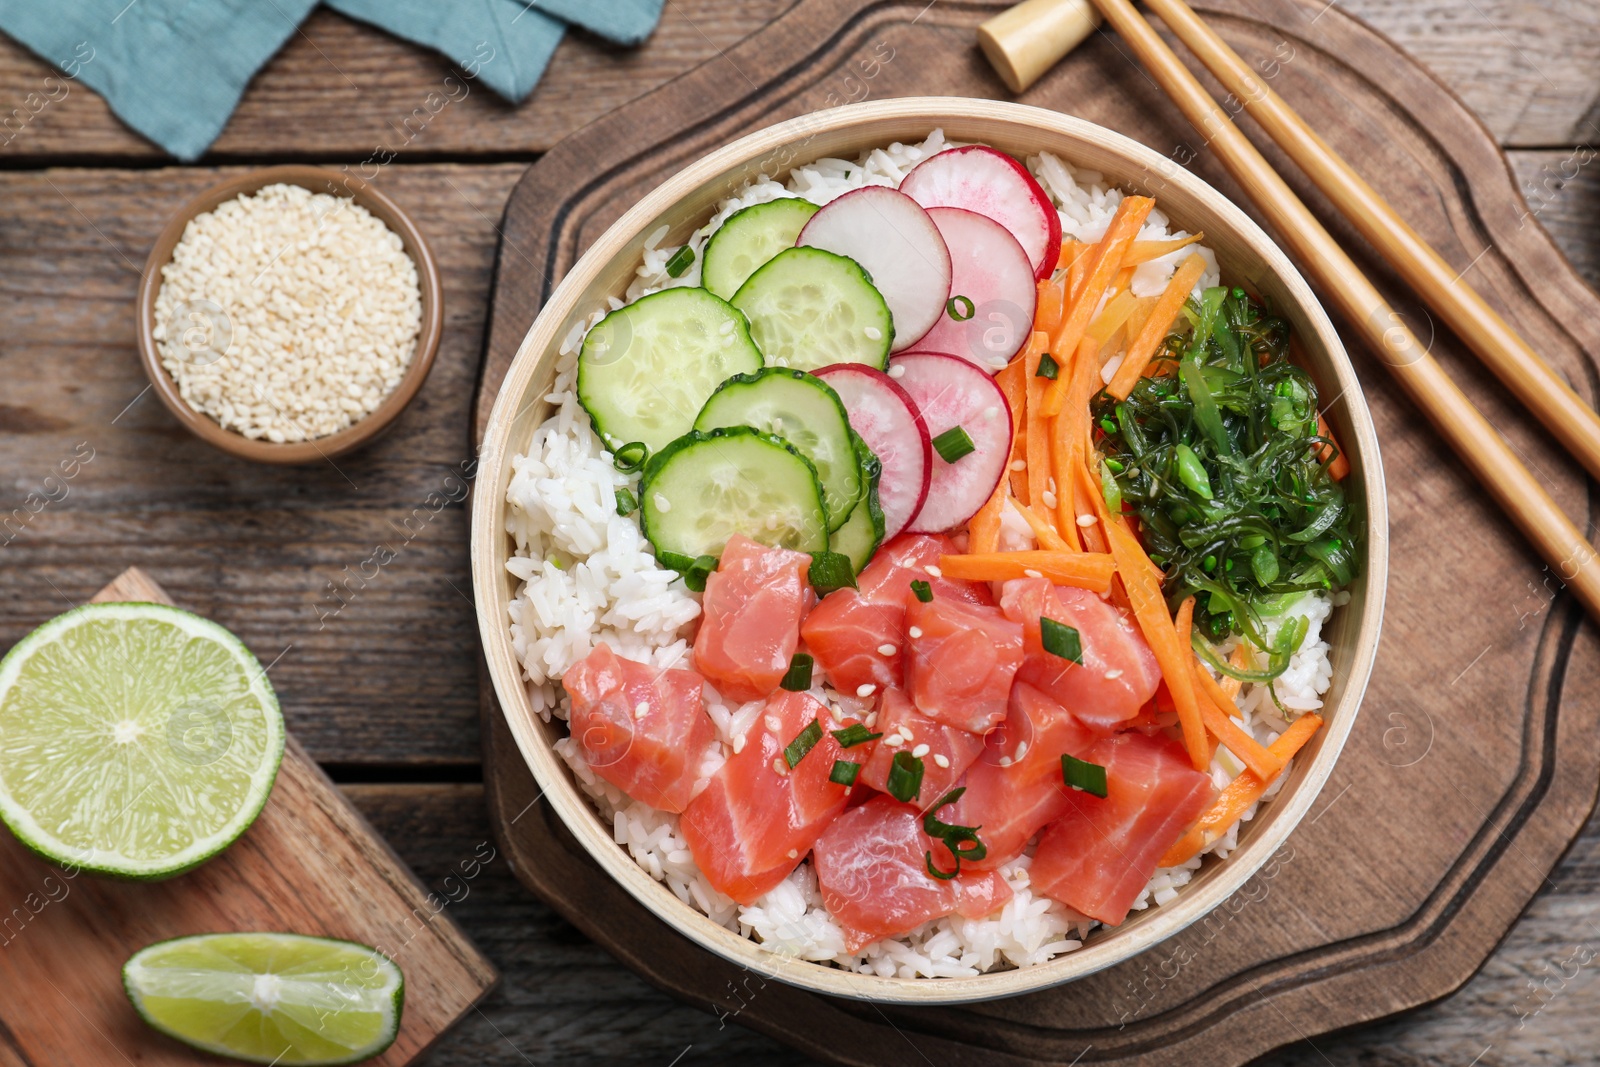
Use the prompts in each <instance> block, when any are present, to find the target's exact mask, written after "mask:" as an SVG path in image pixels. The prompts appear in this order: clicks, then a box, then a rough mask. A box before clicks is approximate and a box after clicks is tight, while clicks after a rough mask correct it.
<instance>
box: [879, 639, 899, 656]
mask: <svg viewBox="0 0 1600 1067" xmlns="http://www.w3.org/2000/svg"><path fill="white" fill-rule="evenodd" d="M895 652H896V649H895V647H894V646H893V645H891V644H888V643H887V642H885V643H884V644H881V645H879V646H878V655H880V656H892V655H894V654H895Z"/></svg>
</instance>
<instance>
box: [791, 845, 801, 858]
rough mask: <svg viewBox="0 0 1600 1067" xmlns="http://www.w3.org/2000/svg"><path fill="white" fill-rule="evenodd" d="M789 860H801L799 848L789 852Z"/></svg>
mask: <svg viewBox="0 0 1600 1067" xmlns="http://www.w3.org/2000/svg"><path fill="white" fill-rule="evenodd" d="M789 858H790V859H792V860H797V859H799V858H800V850H799V849H797V848H791V849H790V850H789Z"/></svg>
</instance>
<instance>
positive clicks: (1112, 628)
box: [1000, 578, 1161, 730]
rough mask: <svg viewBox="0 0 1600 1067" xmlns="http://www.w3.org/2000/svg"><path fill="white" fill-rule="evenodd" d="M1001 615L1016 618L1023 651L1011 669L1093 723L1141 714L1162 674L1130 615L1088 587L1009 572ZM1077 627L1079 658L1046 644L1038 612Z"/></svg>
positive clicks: (1113, 724)
mask: <svg viewBox="0 0 1600 1067" xmlns="http://www.w3.org/2000/svg"><path fill="white" fill-rule="evenodd" d="M1000 607H1001V609H1002V610H1003V611H1004V612H1005V613H1006V617H1007V618H1009V619H1012V620H1014V621H1016V622H1019V623H1021V624H1022V627H1023V633H1024V636H1025V640H1026V652H1025V654H1024V656H1023V661H1022V668H1021V669H1020V670H1019V671H1017V677H1018V678H1020V679H1021V680H1023V681H1025V682H1028V683H1029V684H1030V685H1034V686H1037V687H1038V688H1040V689H1042V690H1044V691H1045V692H1046V693H1049V694H1050V695H1051V696H1052V697H1054V698H1055V699H1056V700H1057V701H1059V702H1060V703H1061V704H1063V705H1065V706H1066V707H1067V709H1068V710H1070V711H1071V712H1072V714H1074V715H1076V716H1077V717H1078V718H1079V719H1081V720H1083V721H1084V722H1086V723H1089V724H1090V725H1092V726H1097V727H1100V728H1102V729H1103V730H1113V729H1116V728H1118V727H1120V726H1122V725H1123V724H1124V723H1126V722H1127V721H1128V720H1130V719H1132V718H1134V717H1135V716H1136V715H1138V714H1139V709H1140V708H1142V707H1143V706H1144V705H1145V704H1146V703H1147V702H1148V701H1149V700H1150V698H1151V696H1152V695H1154V693H1155V691H1156V686H1157V685H1158V684H1159V683H1160V681H1161V668H1160V667H1159V666H1158V665H1157V664H1156V656H1155V653H1154V652H1152V651H1150V645H1149V643H1148V642H1146V641H1145V639H1144V635H1143V634H1142V633H1140V632H1139V627H1138V626H1137V625H1136V624H1135V623H1134V621H1133V620H1132V619H1129V618H1126V617H1124V616H1123V614H1122V612H1120V611H1119V610H1117V608H1116V606H1115V605H1113V604H1111V603H1108V602H1107V601H1105V600H1102V599H1100V597H1098V596H1096V595H1095V594H1094V593H1091V592H1089V591H1088V590H1087V589H1077V588H1074V587H1072V586H1065V585H1062V586H1055V585H1051V584H1050V582H1049V581H1047V580H1045V579H1043V578H1013V579H1012V580H1011V581H1009V582H1007V583H1006V584H1005V585H1004V587H1002V589H1001V593H1000ZM1041 617H1043V618H1049V619H1054V620H1055V621H1056V622H1060V623H1065V624H1066V625H1068V626H1071V627H1073V628H1074V629H1076V630H1077V631H1078V637H1079V640H1080V642H1081V643H1082V646H1083V663H1082V664H1081V665H1079V664H1077V663H1074V662H1072V661H1071V660H1069V659H1063V658H1062V657H1060V656H1055V655H1052V654H1050V653H1049V652H1046V651H1045V650H1044V646H1043V644H1042V643H1041V642H1040V637H1039V630H1040V627H1039V619H1040V618H1041Z"/></svg>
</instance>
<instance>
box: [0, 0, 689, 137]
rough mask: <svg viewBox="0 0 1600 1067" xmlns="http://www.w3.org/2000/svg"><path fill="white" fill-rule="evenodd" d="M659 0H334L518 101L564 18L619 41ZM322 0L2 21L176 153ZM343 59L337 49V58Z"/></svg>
mask: <svg viewBox="0 0 1600 1067" xmlns="http://www.w3.org/2000/svg"><path fill="white" fill-rule="evenodd" d="M663 3H664V0H457V2H455V3H441V2H439V0H327V4H328V6H329V7H331V8H333V9H334V10H336V11H340V12H342V13H344V14H346V15H349V16H350V17H351V18H356V19H360V20H361V21H363V22H368V23H371V24H372V25H374V26H378V27H380V28H382V29H385V30H388V31H389V32H390V33H393V34H395V35H396V36H399V37H404V38H405V39H406V40H409V41H415V42H416V43H418V44H421V45H425V46H427V47H429V48H433V49H436V50H438V51H439V52H442V53H443V54H444V55H445V56H446V57H447V58H449V59H450V61H451V62H452V63H454V64H455V65H456V66H458V67H459V68H460V69H461V71H462V72H463V73H465V74H468V75H471V76H473V77H476V78H478V79H479V80H481V81H482V82H483V83H484V84H485V85H487V86H488V87H489V88H490V89H493V90H494V91H495V92H496V93H498V94H499V95H501V96H503V97H505V98H506V99H507V100H511V101H513V102H516V101H520V100H522V99H523V98H524V97H526V96H527V95H528V93H529V92H531V91H532V89H533V87H534V85H535V84H536V83H537V82H538V80H539V77H540V76H541V75H542V74H543V73H544V69H545V66H546V64H548V63H549V62H550V54H551V53H552V52H554V51H555V47H556V45H557V44H559V43H560V41H561V37H562V34H563V33H565V31H566V27H567V25H568V24H569V23H570V24H572V25H576V26H581V27H583V28H584V29H586V30H589V31H590V32H592V33H594V34H596V35H598V36H600V37H603V38H605V39H607V40H609V41H613V42H615V43H617V44H622V45H635V44H638V43H639V42H640V41H643V40H644V39H645V38H646V37H648V36H649V35H650V32H651V31H652V30H653V29H655V25H656V23H657V22H658V21H659V20H660V17H661V7H662V4H663ZM316 4H317V0H53V2H51V3H41V2H40V0H0V30H3V31H5V32H6V33H7V34H9V35H11V36H12V37H14V38H16V39H17V40H18V41H20V42H22V43H23V44H24V45H26V46H27V47H28V48H30V49H32V50H33V51H34V52H36V53H38V54H39V55H40V56H42V57H44V58H45V59H46V60H48V61H50V62H51V63H54V64H55V65H56V66H57V67H59V68H61V70H62V71H63V73H65V74H66V75H67V76H69V77H72V78H76V79H77V80H79V81H81V82H82V83H83V84H85V85H87V86H88V87H89V88H91V89H93V90H94V91H95V92H97V93H99V94H100V95H101V96H103V97H104V98H105V99H106V102H107V103H108V104H109V105H110V106H111V110H112V111H114V112H115V113H116V114H117V116H118V117H119V118H121V119H122V120H123V121H124V122H126V123H127V124H128V125H129V126H132V127H133V128H134V129H135V130H138V131H139V132H140V133H142V134H144V135H145V136H146V137H148V138H150V139H151V140H152V141H154V142H155V143H156V144H158V145H160V146H161V147H162V148H165V149H166V150H167V151H168V152H171V153H172V154H173V155H175V156H177V157H178V158H179V159H183V160H192V159H195V158H197V157H198V156H199V155H200V154H201V153H202V152H204V151H205V150H206V148H207V146H209V145H210V144H211V142H212V141H214V140H216V138H217V135H218V134H219V133H221V132H222V127H223V126H224V125H225V124H226V123H227V121H228V116H230V115H232V114H233V109H234V108H235V107H237V106H238V104H239V97H240V96H242V95H243V93H244V89H245V86H246V85H248V84H249V82H250V79H251V78H252V77H254V76H255V73H256V71H258V70H260V69H261V67H262V66H263V65H264V64H265V63H266V62H267V60H268V59H270V58H272V56H273V54H274V53H276V52H277V51H278V49H279V48H281V47H283V45H284V42H286V41H287V40H288V39H289V37H290V36H292V35H293V34H294V33H295V31H296V30H297V29H298V28H299V26H300V23H301V22H303V21H304V20H305V17H306V16H307V15H309V14H310V13H311V9H312V8H313V7H315V6H316ZM330 58H331V59H333V60H334V61H335V62H337V57H330Z"/></svg>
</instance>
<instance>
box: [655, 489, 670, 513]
mask: <svg viewBox="0 0 1600 1067" xmlns="http://www.w3.org/2000/svg"><path fill="white" fill-rule="evenodd" d="M654 500H655V505H656V510H657V511H659V512H661V513H662V514H663V515H664V514H666V513H667V512H669V511H671V510H672V501H670V500H668V499H667V498H666V497H664V496H662V495H661V494H660V493H657V494H656V495H655V497H654Z"/></svg>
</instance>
